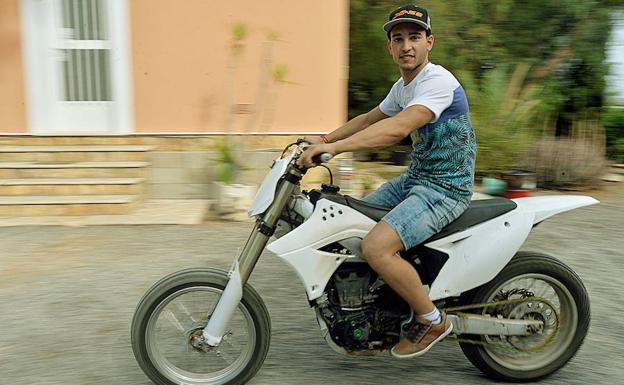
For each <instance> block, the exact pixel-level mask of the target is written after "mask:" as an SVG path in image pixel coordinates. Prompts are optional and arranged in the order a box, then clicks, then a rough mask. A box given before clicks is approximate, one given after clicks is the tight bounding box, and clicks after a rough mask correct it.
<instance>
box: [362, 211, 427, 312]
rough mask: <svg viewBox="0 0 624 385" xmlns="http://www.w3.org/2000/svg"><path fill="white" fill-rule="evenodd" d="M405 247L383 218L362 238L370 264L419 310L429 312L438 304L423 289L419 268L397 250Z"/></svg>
mask: <svg viewBox="0 0 624 385" xmlns="http://www.w3.org/2000/svg"><path fill="white" fill-rule="evenodd" d="M403 250H404V247H403V242H402V241H401V238H400V237H399V235H398V234H397V233H396V232H395V231H394V229H393V228H392V227H390V225H388V224H387V223H386V222H384V221H380V222H379V223H378V224H377V225H376V226H375V227H373V229H372V230H371V231H370V232H369V233H368V235H366V237H365V238H364V241H363V242H362V253H363V254H364V258H366V261H367V262H368V264H369V265H370V266H371V268H372V269H373V270H375V271H376V272H377V274H379V275H380V276H381V277H382V278H383V280H384V281H385V282H386V283H387V284H388V285H390V287H391V288H392V290H394V291H395V292H396V293H397V294H398V295H400V296H401V298H403V299H404V300H405V302H407V303H408V305H410V307H411V308H412V309H413V310H414V312H415V313H416V314H426V313H429V312H431V311H433V310H435V306H434V305H433V302H431V300H430V299H429V295H427V292H425V290H424V289H423V286H422V281H421V280H420V277H419V276H418V273H417V272H416V269H414V267H413V266H412V265H410V263H409V262H407V261H406V260H404V259H403V258H401V257H400V256H399V255H398V254H397V253H398V252H399V251H403Z"/></svg>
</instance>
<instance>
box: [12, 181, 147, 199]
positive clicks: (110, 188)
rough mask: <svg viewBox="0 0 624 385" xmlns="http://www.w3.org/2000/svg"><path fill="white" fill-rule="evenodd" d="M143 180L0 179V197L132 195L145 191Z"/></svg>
mask: <svg viewBox="0 0 624 385" xmlns="http://www.w3.org/2000/svg"><path fill="white" fill-rule="evenodd" d="M144 181H145V179H144V178H56V179H55V178H30V179H0V196H2V195H5V196H25V195H119V194H121V195H134V194H142V193H143V192H144V191H145V185H144V184H143V182H144Z"/></svg>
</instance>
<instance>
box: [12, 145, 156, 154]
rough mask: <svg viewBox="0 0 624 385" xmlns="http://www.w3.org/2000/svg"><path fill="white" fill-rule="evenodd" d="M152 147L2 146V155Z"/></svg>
mask: <svg viewBox="0 0 624 385" xmlns="http://www.w3.org/2000/svg"><path fill="white" fill-rule="evenodd" d="M152 148H153V147H152V146H133V145H127V146H115V145H112V146H98V145H94V146H80V145H77V146H0V153H12V152H145V151H150V150H151V149H152Z"/></svg>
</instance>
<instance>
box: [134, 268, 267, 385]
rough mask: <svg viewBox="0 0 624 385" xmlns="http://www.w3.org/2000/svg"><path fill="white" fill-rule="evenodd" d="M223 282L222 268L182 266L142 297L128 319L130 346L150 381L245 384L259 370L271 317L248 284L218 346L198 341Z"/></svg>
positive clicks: (163, 384)
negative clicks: (131, 318) (130, 334)
mask: <svg viewBox="0 0 624 385" xmlns="http://www.w3.org/2000/svg"><path fill="white" fill-rule="evenodd" d="M227 281H228V277H227V273H226V272H224V271H221V270H214V269H189V270H183V271H180V272H177V273H174V274H171V275H169V276H167V277H165V278H163V279H162V280H160V281H159V282H157V283H156V284H155V285H154V286H152V288H151V289H150V290H148V292H147V293H146V294H145V296H144V297H143V298H142V299H141V301H140V302H139V305H138V306H137V310H136V312H135V314H134V318H133V320H132V330H131V333H132V349H133V351H134V355H135V357H136V359H137V362H138V363H139V366H141V369H143V371H144V372H145V374H147V376H148V377H149V378H150V379H151V380H152V381H154V383H156V384H159V385H171V384H187V385H217V384H218V385H221V384H244V383H245V382H247V381H248V380H249V379H250V378H251V377H253V376H254V374H255V373H256V372H257V371H258V370H259V369H260V367H261V366H262V363H263V362H264V358H265V357H266V354H267V352H268V348H269V341H270V329H271V327H270V319H269V315H268V312H267V310H266V307H265V306H264V303H263V302H262V299H261V298H260V296H259V295H258V294H257V293H256V292H255V291H254V290H253V289H252V288H251V287H250V286H249V285H246V286H245V287H244V289H243V299H242V300H241V303H240V305H239V306H238V308H237V309H236V312H235V313H234V316H233V317H232V320H231V322H230V323H229V324H228V330H227V332H226V334H225V335H224V336H223V340H222V342H221V343H220V344H219V346H217V347H207V346H203V345H201V344H198V343H197V341H198V337H199V336H201V333H202V330H203V328H204V327H205V326H206V325H207V323H208V320H209V317H210V314H211V313H212V310H213V309H214V307H215V306H216V304H217V302H218V300H219V298H220V297H221V293H222V292H223V290H224V288H225V285H226V284H227Z"/></svg>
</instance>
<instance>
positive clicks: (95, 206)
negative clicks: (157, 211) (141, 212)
mask: <svg viewBox="0 0 624 385" xmlns="http://www.w3.org/2000/svg"><path fill="white" fill-rule="evenodd" d="M139 201H140V199H139V198H138V197H137V196H135V195H88V196H82V195H76V196H49V195H48V196H45V195H42V196H19V197H16V196H13V197H11V196H0V216H7V217H8V216H11V217H14V216H39V215H97V214H124V213H128V212H130V211H131V210H132V209H134V208H135V207H136V205H137V204H138V202H139Z"/></svg>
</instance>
